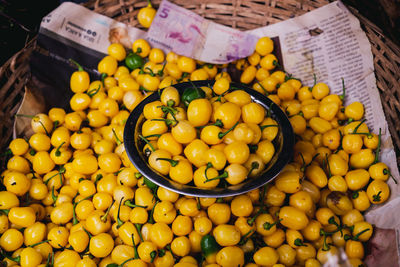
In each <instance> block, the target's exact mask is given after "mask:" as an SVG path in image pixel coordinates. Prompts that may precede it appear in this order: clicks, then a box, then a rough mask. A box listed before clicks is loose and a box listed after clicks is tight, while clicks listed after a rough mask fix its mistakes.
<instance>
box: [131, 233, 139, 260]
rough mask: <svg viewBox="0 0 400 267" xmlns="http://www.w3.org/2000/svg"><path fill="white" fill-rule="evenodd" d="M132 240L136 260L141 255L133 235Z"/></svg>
mask: <svg viewBox="0 0 400 267" xmlns="http://www.w3.org/2000/svg"><path fill="white" fill-rule="evenodd" d="M131 238H132V245H133V251H134V259H139V253H138V251H137V247H136V243H135V237H134V235H133V234H131Z"/></svg>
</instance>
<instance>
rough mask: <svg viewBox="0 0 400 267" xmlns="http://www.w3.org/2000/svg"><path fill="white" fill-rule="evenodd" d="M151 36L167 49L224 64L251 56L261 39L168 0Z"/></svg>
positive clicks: (205, 60)
mask: <svg viewBox="0 0 400 267" xmlns="http://www.w3.org/2000/svg"><path fill="white" fill-rule="evenodd" d="M147 39H148V41H149V42H150V43H151V45H152V46H154V47H158V48H161V49H163V50H165V51H174V52H175V53H177V54H179V55H184V56H187V57H192V58H195V59H198V60H201V61H204V62H208V63H215V64H222V63H228V62H231V61H234V60H236V59H238V58H244V57H247V56H249V55H251V54H252V53H253V51H254V47H255V44H256V42H257V39H258V38H257V37H256V36H255V35H253V34H250V33H246V32H243V31H240V30H236V29H233V28H231V27H227V26H223V25H220V24H217V23H214V22H212V21H209V20H206V19H204V18H202V17H201V16H199V15H197V14H195V13H194V12H192V11H190V10H187V9H185V8H182V7H180V6H177V5H175V4H172V3H170V2H168V1H166V0H164V1H162V2H161V5H160V7H159V9H158V11H157V14H156V16H155V18H154V20H153V23H152V25H151V27H150V29H149V31H148V33H147Z"/></svg>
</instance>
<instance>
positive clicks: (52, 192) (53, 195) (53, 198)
mask: <svg viewBox="0 0 400 267" xmlns="http://www.w3.org/2000/svg"><path fill="white" fill-rule="evenodd" d="M57 198H58V197H57V196H56V195H55V194H54V186H52V187H51V199H52V200H53V202H54V205H55V204H56V201H57Z"/></svg>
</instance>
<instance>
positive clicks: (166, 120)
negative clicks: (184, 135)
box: [151, 119, 178, 126]
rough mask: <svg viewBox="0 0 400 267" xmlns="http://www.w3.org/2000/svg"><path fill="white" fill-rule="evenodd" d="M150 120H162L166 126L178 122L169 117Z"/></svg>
mask: <svg viewBox="0 0 400 267" xmlns="http://www.w3.org/2000/svg"><path fill="white" fill-rule="evenodd" d="M151 121H163V122H165V124H167V126H170V125H173V126H174V125H176V124H177V123H178V121H177V120H176V119H173V120H170V119H151Z"/></svg>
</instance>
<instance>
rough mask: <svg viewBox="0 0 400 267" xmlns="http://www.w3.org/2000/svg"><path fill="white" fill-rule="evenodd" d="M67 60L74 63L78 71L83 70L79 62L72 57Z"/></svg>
mask: <svg viewBox="0 0 400 267" xmlns="http://www.w3.org/2000/svg"><path fill="white" fill-rule="evenodd" d="M69 61H70V62H72V63H73V64H75V66H77V68H78V71H83V67H82V66H81V64H79V63H78V62H76V61H75V60H73V59H72V58H70V59H69Z"/></svg>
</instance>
